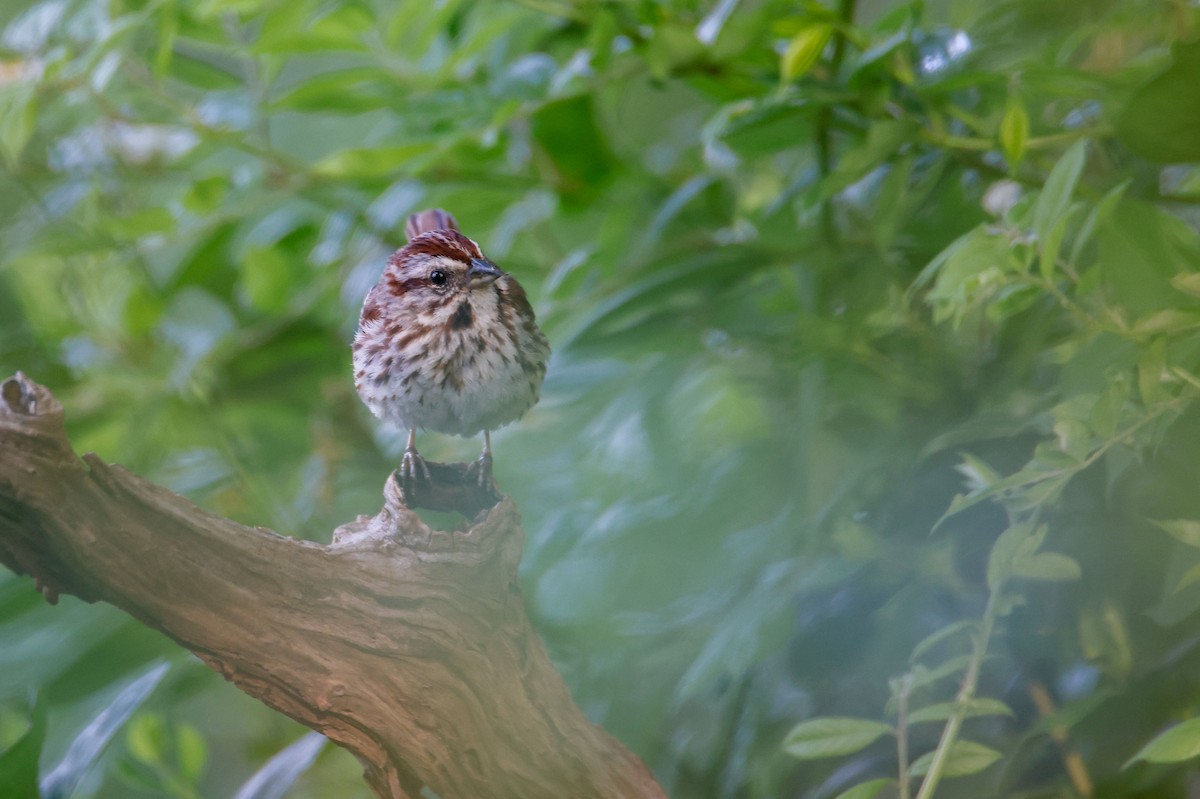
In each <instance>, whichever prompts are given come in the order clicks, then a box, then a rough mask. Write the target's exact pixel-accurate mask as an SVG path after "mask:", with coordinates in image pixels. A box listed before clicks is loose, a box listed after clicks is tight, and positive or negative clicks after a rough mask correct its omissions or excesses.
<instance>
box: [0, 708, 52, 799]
mask: <svg viewBox="0 0 1200 799" xmlns="http://www.w3.org/2000/svg"><path fill="white" fill-rule="evenodd" d="M45 739H46V708H45V706H44V705H43V704H42V703H41V702H37V703H35V704H34V706H33V708H32V709H31V711H30V722H29V728H28V729H27V730H26V731H25V733H24V734H23V735H22V736H21V737H20V738H18V739H17V740H16V741H15V742H14V743H12V744H11V745H9V747H8V748H7V749H5V750H4V751H2V752H0V796H5V797H8V796H11V797H13V799H39V798H40V797H41V793H40V792H39V790H38V759H39V758H40V757H41V754H42V746H43V743H44V742H45Z"/></svg>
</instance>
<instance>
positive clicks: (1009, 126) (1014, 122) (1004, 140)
mask: <svg viewBox="0 0 1200 799" xmlns="http://www.w3.org/2000/svg"><path fill="white" fill-rule="evenodd" d="M1028 140H1029V113H1028V112H1027V111H1026V110H1025V106H1024V105H1022V104H1021V101H1020V100H1018V99H1017V98H1015V97H1010V98H1009V102H1008V107H1007V108H1006V109H1005V110H1004V116H1003V117H1002V118H1001V119H1000V149H1002V150H1003V151H1004V157H1005V159H1007V161H1008V168H1009V169H1010V170H1015V169H1016V168H1017V166H1019V165H1020V163H1021V159H1022V158H1024V157H1025V143H1026V142H1027V141H1028Z"/></svg>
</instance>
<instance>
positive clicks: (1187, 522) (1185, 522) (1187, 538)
mask: <svg viewBox="0 0 1200 799" xmlns="http://www.w3.org/2000/svg"><path fill="white" fill-rule="evenodd" d="M1150 521H1152V522H1153V523H1154V524H1155V526H1157V527H1158V528H1159V529H1161V530H1164V531H1166V532H1167V533H1169V534H1170V535H1171V537H1172V538H1174V539H1175V540H1176V541H1178V542H1179V543H1181V544H1187V545H1188V546H1189V547H1195V548H1196V549H1200V522H1198V521H1195V520H1193V519H1170V520H1167V521H1159V520H1157V519H1151V520H1150Z"/></svg>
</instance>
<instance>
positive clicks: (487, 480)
mask: <svg viewBox="0 0 1200 799" xmlns="http://www.w3.org/2000/svg"><path fill="white" fill-rule="evenodd" d="M467 474H468V475H470V476H473V477H474V478H475V480H476V482H477V483H478V484H479V487H480V488H486V487H488V486H490V485H492V434H491V433H490V432H489V431H487V430H484V431H483V452H481V453H479V460H477V461H475V462H474V463H472V464H471V468H470V471H468V472H467Z"/></svg>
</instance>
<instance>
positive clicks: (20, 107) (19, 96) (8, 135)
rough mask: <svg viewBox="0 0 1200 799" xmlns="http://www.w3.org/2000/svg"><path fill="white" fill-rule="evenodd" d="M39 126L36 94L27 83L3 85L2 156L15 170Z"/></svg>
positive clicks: (0, 111)
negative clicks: (36, 127)
mask: <svg viewBox="0 0 1200 799" xmlns="http://www.w3.org/2000/svg"><path fill="white" fill-rule="evenodd" d="M36 123H37V93H36V91H35V90H34V87H33V86H32V85H30V84H28V83H17V84H13V85H8V86H4V85H0V154H3V156H4V160H5V161H6V162H7V163H8V166H9V168H10V169H15V168H16V166H17V162H18V161H20V160H21V153H22V152H24V150H25V145H26V144H28V143H29V139H30V137H31V136H32V135H33V129H34V126H35V125H36Z"/></svg>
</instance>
